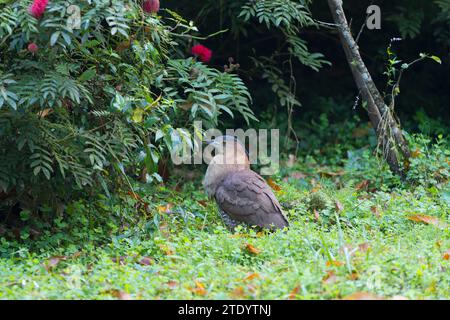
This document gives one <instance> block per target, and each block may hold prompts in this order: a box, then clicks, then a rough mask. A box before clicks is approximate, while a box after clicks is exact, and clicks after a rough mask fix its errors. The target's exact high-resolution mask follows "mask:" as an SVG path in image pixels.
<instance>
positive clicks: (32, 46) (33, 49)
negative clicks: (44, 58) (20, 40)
mask: <svg viewBox="0 0 450 320" xmlns="http://www.w3.org/2000/svg"><path fill="white" fill-rule="evenodd" d="M38 50H39V47H38V46H37V44H36V43H34V42H32V43H30V44H29V45H28V51H29V52H31V53H36V52H37V51H38Z"/></svg>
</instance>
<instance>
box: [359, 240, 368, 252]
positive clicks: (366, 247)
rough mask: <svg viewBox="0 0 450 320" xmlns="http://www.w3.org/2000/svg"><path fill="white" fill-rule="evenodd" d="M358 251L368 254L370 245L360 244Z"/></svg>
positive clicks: (366, 243)
mask: <svg viewBox="0 0 450 320" xmlns="http://www.w3.org/2000/svg"><path fill="white" fill-rule="evenodd" d="M358 249H359V251H361V252H367V251H368V250H369V249H370V244H369V243H368V242H364V243H360V244H358Z"/></svg>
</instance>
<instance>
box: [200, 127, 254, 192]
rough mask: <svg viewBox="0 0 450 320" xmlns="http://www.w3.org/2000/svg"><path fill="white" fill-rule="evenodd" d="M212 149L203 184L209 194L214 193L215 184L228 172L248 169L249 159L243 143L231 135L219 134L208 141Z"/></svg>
mask: <svg viewBox="0 0 450 320" xmlns="http://www.w3.org/2000/svg"><path fill="white" fill-rule="evenodd" d="M208 147H209V148H213V149H214V156H213V158H212V159H211V161H210V163H209V166H208V170H206V175H205V179H204V181H203V184H204V186H205V189H206V192H207V194H208V195H209V196H212V195H214V194H215V192H216V189H217V186H218V185H219V184H220V182H221V181H222V179H223V178H224V177H225V176H226V175H227V174H228V173H230V172H233V171H239V170H248V169H250V161H249V159H248V155H247V152H246V150H245V147H244V145H243V144H242V143H241V142H240V141H239V140H238V139H237V138H235V137H233V136H220V137H217V138H215V139H214V140H211V141H208Z"/></svg>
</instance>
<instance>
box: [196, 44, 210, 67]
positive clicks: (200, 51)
mask: <svg viewBox="0 0 450 320" xmlns="http://www.w3.org/2000/svg"><path fill="white" fill-rule="evenodd" d="M191 52H192V54H193V55H194V56H197V57H198V58H199V59H200V61H202V62H205V63H208V62H209V61H210V60H211V57H212V51H211V50H210V49H208V48H207V47H205V46H204V45H201V44H197V45H195V46H193V47H192V49H191Z"/></svg>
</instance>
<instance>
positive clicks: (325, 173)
mask: <svg viewBox="0 0 450 320" xmlns="http://www.w3.org/2000/svg"><path fill="white" fill-rule="evenodd" d="M318 173H319V174H320V175H322V176H325V177H336V176H342V175H344V174H345V171H344V170H340V171H337V172H330V171H319V172H318Z"/></svg>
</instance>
